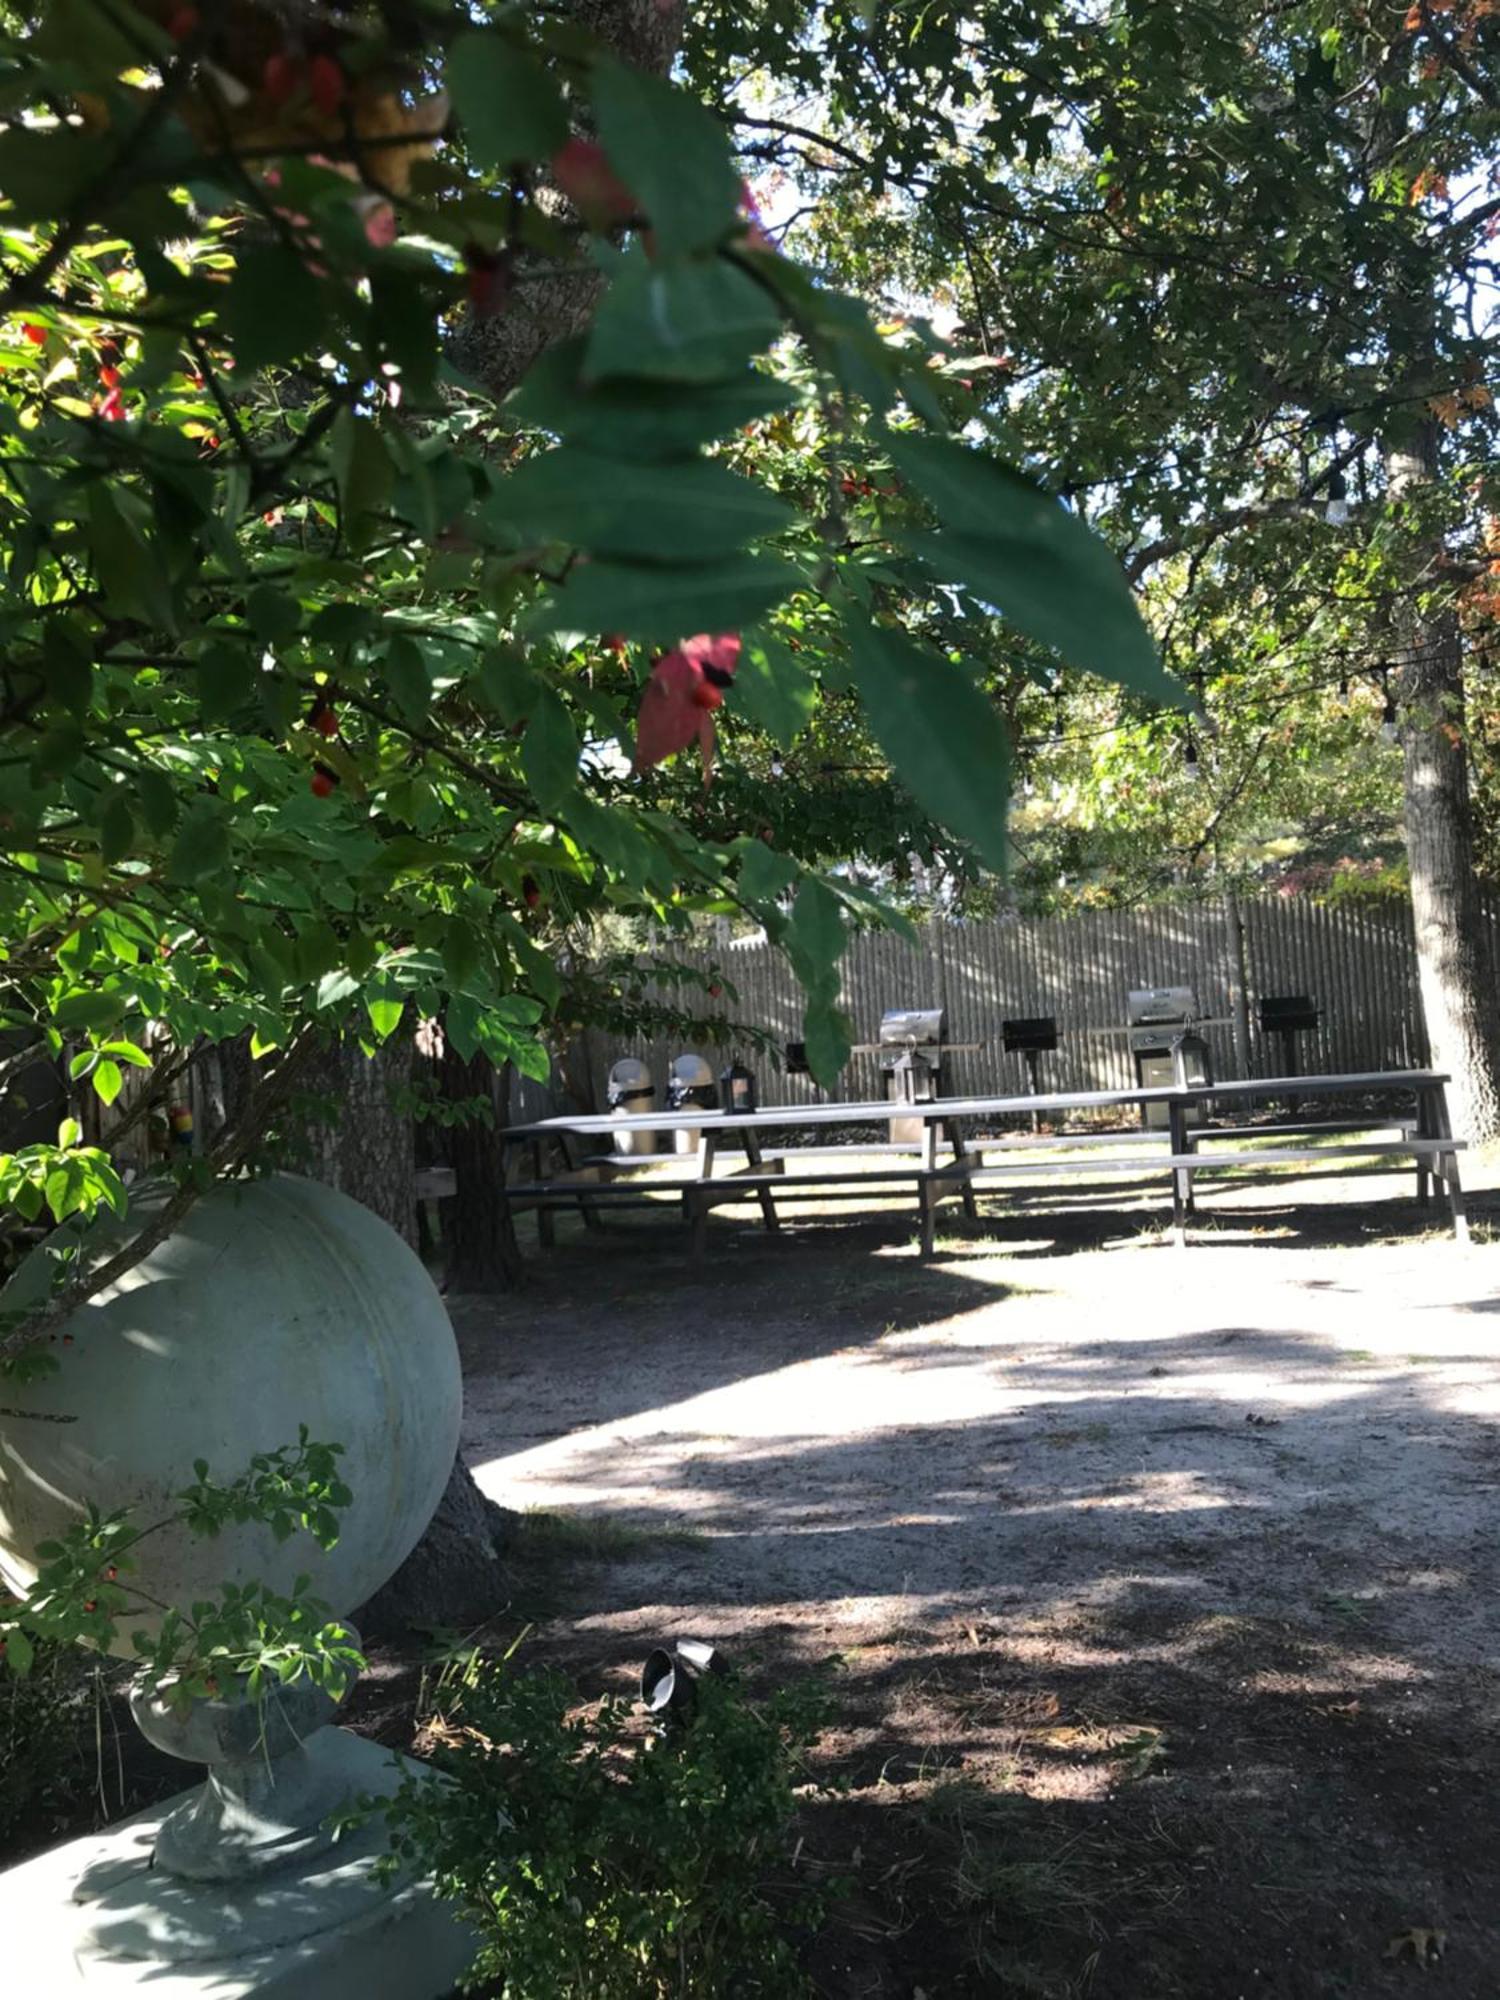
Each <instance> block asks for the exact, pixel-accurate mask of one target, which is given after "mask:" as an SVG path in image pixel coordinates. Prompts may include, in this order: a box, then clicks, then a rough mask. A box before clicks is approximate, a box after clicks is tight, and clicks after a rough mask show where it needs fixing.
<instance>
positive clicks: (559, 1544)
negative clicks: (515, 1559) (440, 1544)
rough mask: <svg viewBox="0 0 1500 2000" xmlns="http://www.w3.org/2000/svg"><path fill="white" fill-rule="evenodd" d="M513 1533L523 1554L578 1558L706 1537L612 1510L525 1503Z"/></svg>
mask: <svg viewBox="0 0 1500 2000" xmlns="http://www.w3.org/2000/svg"><path fill="white" fill-rule="evenodd" d="M514 1536H515V1545H516V1547H517V1550H518V1552H519V1553H520V1554H522V1555H526V1554H546V1555H553V1556H564V1557H571V1558H572V1559H573V1560H574V1561H577V1562H620V1561H624V1560H628V1558H629V1557H631V1556H640V1555H650V1554H652V1553H654V1552H655V1551H656V1550H657V1549H701V1548H702V1547H703V1546H704V1545H705V1544H706V1542H707V1541H708V1537H707V1535H704V1534H701V1533H700V1532H699V1531H698V1529H696V1528H663V1527H659V1526H657V1527H650V1528H645V1527H641V1526H639V1525H638V1524H637V1523H636V1522H634V1521H621V1520H618V1519H617V1518H616V1517H615V1516H614V1515H612V1514H580V1513H572V1512H568V1513H556V1512H554V1511H553V1510H552V1509H550V1508H545V1507H528V1508H527V1509H526V1510H525V1511H524V1512H523V1513H522V1514H521V1515H520V1517H519V1519H518V1520H517V1523H516V1526H515V1529H514Z"/></svg>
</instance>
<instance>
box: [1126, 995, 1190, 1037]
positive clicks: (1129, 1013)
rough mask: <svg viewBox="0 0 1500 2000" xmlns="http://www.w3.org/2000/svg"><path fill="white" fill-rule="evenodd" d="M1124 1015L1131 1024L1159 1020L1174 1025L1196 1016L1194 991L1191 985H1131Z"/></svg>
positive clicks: (1139, 1026) (1138, 1024)
mask: <svg viewBox="0 0 1500 2000" xmlns="http://www.w3.org/2000/svg"><path fill="white" fill-rule="evenodd" d="M1125 1018H1126V1019H1127V1020H1128V1021H1129V1023H1130V1025H1131V1027H1132V1028H1143V1027H1146V1026H1147V1025H1148V1024H1149V1023H1152V1022H1156V1021H1160V1022H1164V1023H1169V1024H1172V1025H1174V1026H1175V1025H1177V1024H1179V1023H1181V1022H1183V1021H1194V1020H1196V1019H1197V1018H1198V995H1197V994H1196V993H1195V992H1194V990H1193V988H1192V987H1191V986H1133V987H1132V988H1131V989H1130V997H1129V1000H1128V1001H1127V1003H1126V1009H1125Z"/></svg>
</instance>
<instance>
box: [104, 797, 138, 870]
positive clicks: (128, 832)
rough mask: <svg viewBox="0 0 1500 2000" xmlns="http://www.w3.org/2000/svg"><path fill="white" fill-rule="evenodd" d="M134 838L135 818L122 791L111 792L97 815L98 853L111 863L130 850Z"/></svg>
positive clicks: (108, 863)
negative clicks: (101, 810)
mask: <svg viewBox="0 0 1500 2000" xmlns="http://www.w3.org/2000/svg"><path fill="white" fill-rule="evenodd" d="M134 839H135V818H134V815H133V814H132V813H131V810H130V807H129V805H128V804H127V802H126V800H125V797H124V794H123V792H121V791H119V790H116V791H114V792H112V793H111V794H110V796H109V798H108V800H107V801H106V803H105V807H104V810H103V812H102V813H100V815H99V854H100V857H101V859H102V860H103V861H104V862H105V863H106V865H112V864H113V863H114V862H116V861H119V860H121V859H122V858H123V856H125V855H127V854H128V853H129V852H130V848H131V843H132V842H133V841H134Z"/></svg>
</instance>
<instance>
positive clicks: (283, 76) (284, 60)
mask: <svg viewBox="0 0 1500 2000" xmlns="http://www.w3.org/2000/svg"><path fill="white" fill-rule="evenodd" d="M260 81H261V88H262V89H263V90H264V91H265V93H266V95H267V97H269V98H270V100H271V102H272V103H273V104H285V103H287V102H288V100H289V99H290V98H291V97H292V96H293V95H294V93H295V91H296V88H297V65H296V64H295V63H294V62H293V61H292V59H291V57H290V56H286V55H275V56H267V57H266V66H265V68H264V69H263V70H262V71H261V73H260Z"/></svg>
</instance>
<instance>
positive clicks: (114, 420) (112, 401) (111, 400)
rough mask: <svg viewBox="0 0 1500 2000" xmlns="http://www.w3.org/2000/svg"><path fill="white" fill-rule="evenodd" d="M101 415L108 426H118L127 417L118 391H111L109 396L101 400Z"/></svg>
mask: <svg viewBox="0 0 1500 2000" xmlns="http://www.w3.org/2000/svg"><path fill="white" fill-rule="evenodd" d="M99 414H100V416H101V417H103V419H104V421H105V422H106V423H107V424H118V423H120V422H122V421H123V419H124V416H125V405H124V404H123V403H122V402H121V400H120V392H119V390H118V389H111V390H110V392H109V394H108V395H107V396H102V397H101V398H100V400H99Z"/></svg>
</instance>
